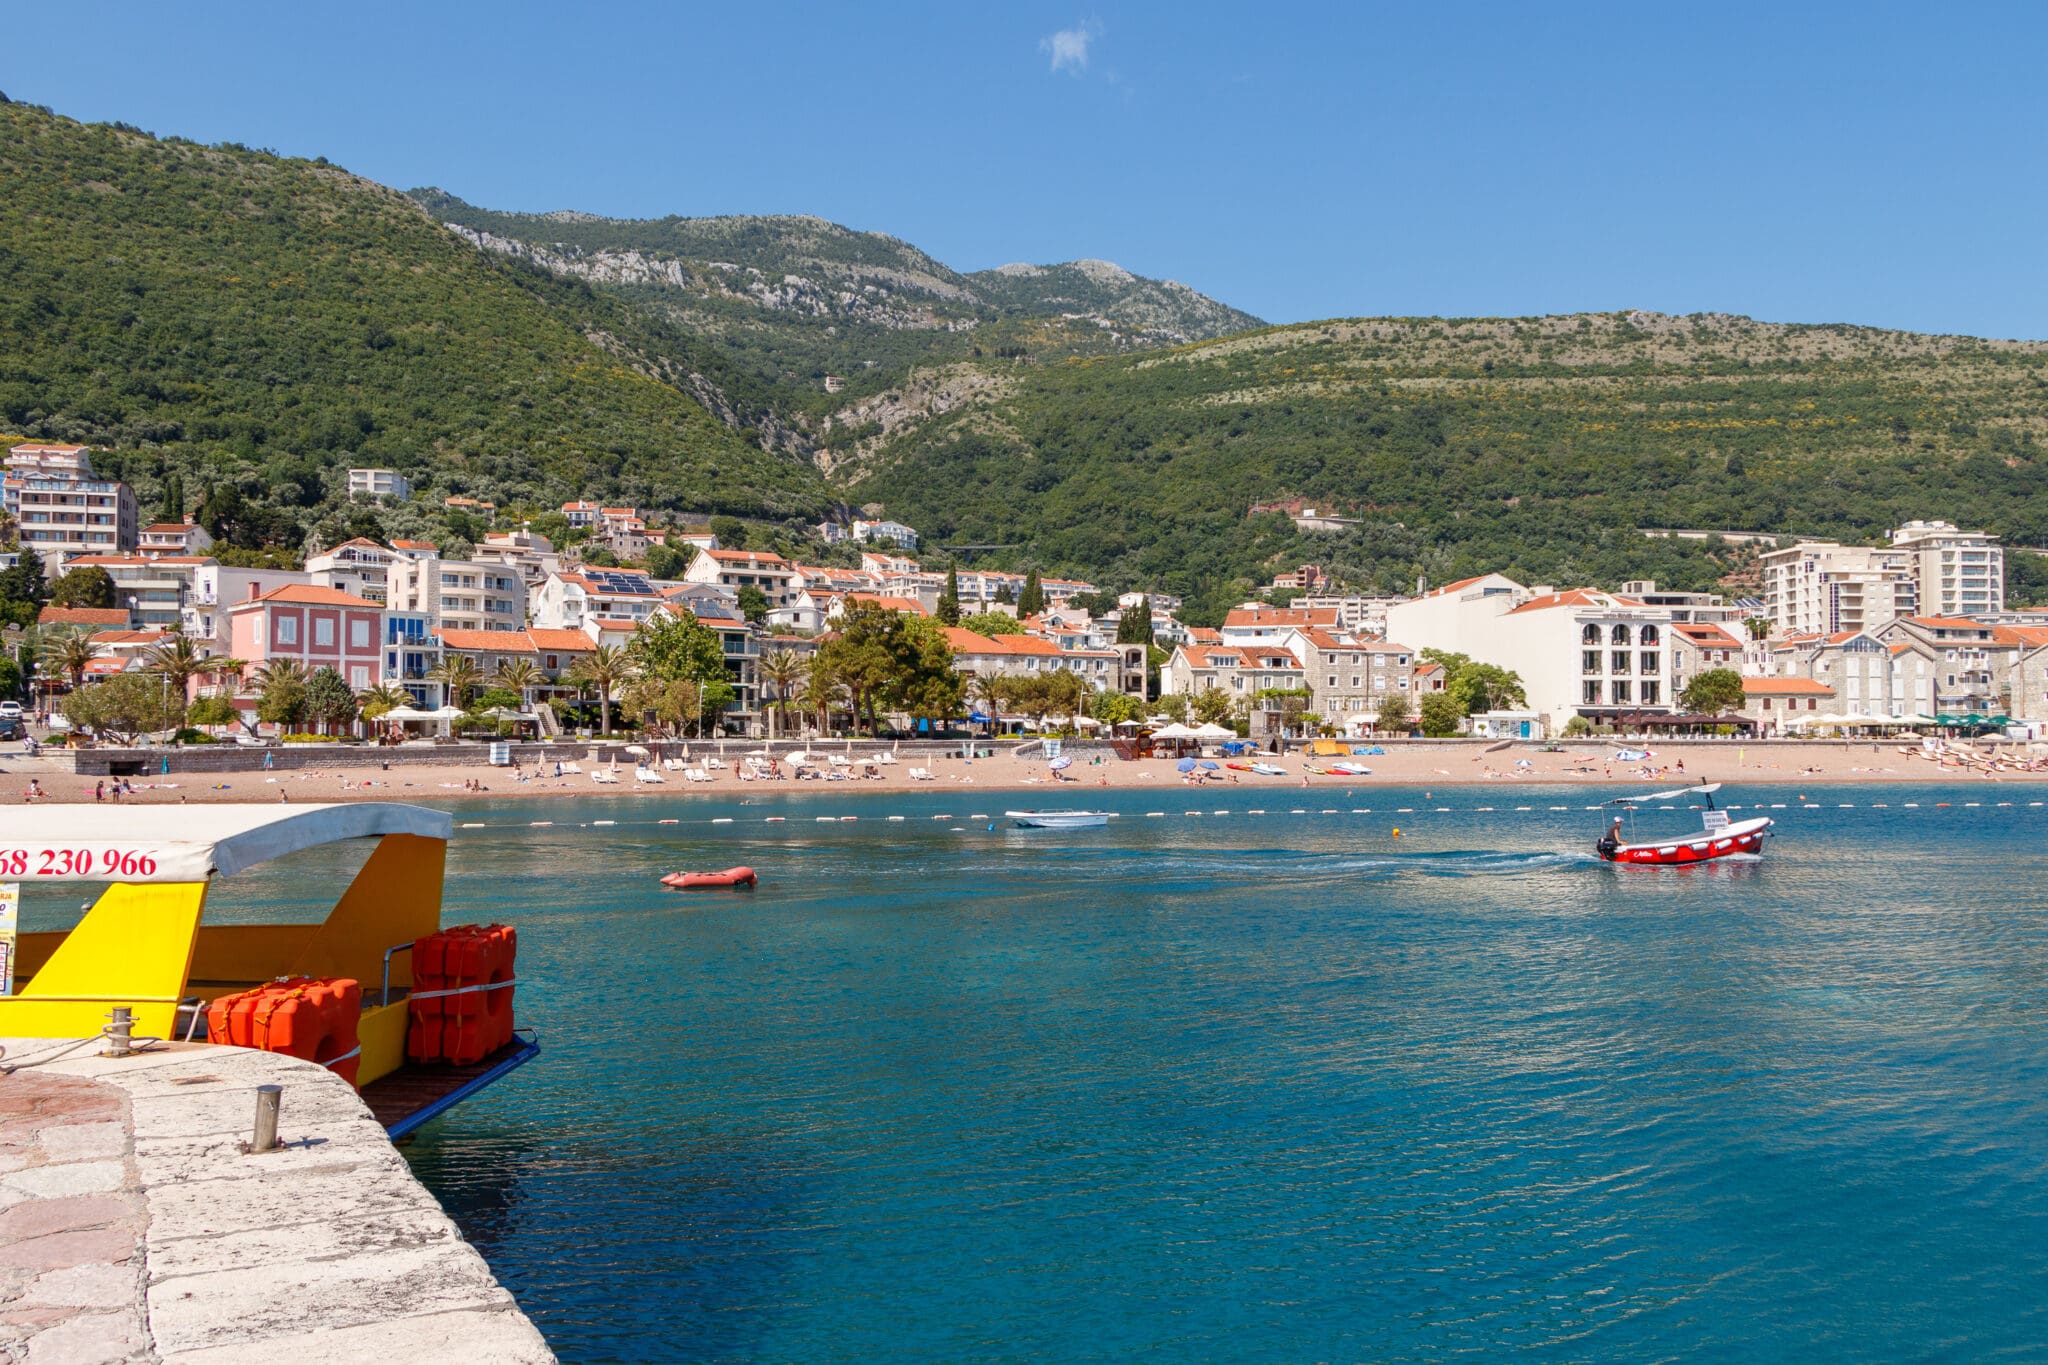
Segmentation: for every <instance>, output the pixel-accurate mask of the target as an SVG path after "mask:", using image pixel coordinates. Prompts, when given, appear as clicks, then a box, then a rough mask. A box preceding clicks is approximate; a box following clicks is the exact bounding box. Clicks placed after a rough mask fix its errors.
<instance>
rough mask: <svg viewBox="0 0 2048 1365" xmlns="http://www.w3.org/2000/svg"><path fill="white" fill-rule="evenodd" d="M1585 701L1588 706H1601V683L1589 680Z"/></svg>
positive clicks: (1584, 695)
mask: <svg viewBox="0 0 2048 1365" xmlns="http://www.w3.org/2000/svg"><path fill="white" fill-rule="evenodd" d="M1583 699H1584V702H1585V704H1586V705H1587V706H1598V705H1599V704H1600V683H1599V681H1598V680H1597V679H1592V678H1589V679H1587V680H1586V683H1585V686H1584V692H1583Z"/></svg>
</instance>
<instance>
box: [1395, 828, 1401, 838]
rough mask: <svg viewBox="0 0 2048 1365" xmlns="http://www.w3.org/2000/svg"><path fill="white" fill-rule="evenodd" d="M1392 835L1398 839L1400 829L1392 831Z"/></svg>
mask: <svg viewBox="0 0 2048 1365" xmlns="http://www.w3.org/2000/svg"><path fill="white" fill-rule="evenodd" d="M1394 837H1395V838H1396V839H1398V838H1400V837H1401V831H1400V830H1399V829H1396V830H1395V831H1394Z"/></svg>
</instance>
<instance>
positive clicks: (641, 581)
mask: <svg viewBox="0 0 2048 1365" xmlns="http://www.w3.org/2000/svg"><path fill="white" fill-rule="evenodd" d="M528 600H529V601H530V602H531V604H532V611H531V613H530V614H531V617H532V624H533V625H534V626H537V627H540V628H541V629H544V630H582V629H584V628H585V626H586V624H587V623H589V622H591V621H594V620H605V621H623V622H626V623H627V624H628V625H629V626H630V625H635V624H638V623H640V622H644V621H646V620H647V619H648V618H649V617H651V616H652V615H653V614H654V610H655V608H657V607H659V606H660V605H661V601H662V598H661V593H660V591H659V590H657V589H656V588H655V586H654V580H652V579H651V578H649V577H648V576H647V575H646V574H644V573H642V572H641V571H640V570H638V569H599V568H592V567H590V566H588V565H585V566H584V567H582V568H579V569H574V570H570V571H566V572H563V573H551V574H549V575H548V576H547V578H546V579H545V580H543V581H542V583H541V585H540V587H539V588H537V589H535V590H534V592H533V594H532V595H531V597H530V598H529V599H528Z"/></svg>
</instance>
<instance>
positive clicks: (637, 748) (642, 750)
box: [626, 744, 647, 758]
mask: <svg viewBox="0 0 2048 1365" xmlns="http://www.w3.org/2000/svg"><path fill="white" fill-rule="evenodd" d="M626 752H627V753H629V754H631V755H633V756H634V757H635V758H645V757H647V746H646V745H644V744H628V745H627V746H626Z"/></svg>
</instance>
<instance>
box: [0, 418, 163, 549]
mask: <svg viewBox="0 0 2048 1365" xmlns="http://www.w3.org/2000/svg"><path fill="white" fill-rule="evenodd" d="M0 489H4V493H0V503H4V505H5V507H6V510H7V512H8V513H9V514H10V515H11V516H13V518H14V519H15V522H16V524H17V525H18V526H19V528H20V532H19V534H20V537H21V543H22V544H23V545H25V546H27V547H28V548H30V549H33V550H34V551H36V553H37V554H38V555H39V556H41V558H42V562H43V572H44V573H45V574H46V575H47V576H48V577H50V578H56V577H58V576H60V575H61V574H62V573H63V563H64V560H66V559H68V558H70V557H72V556H74V555H115V554H126V553H128V552H129V551H131V550H133V549H134V548H135V546H136V542H137V539H138V534H139V531H138V522H139V520H140V518H139V517H138V515H137V512H136V505H135V494H134V492H133V490H131V489H130V488H129V487H128V485H127V484H125V483H120V482H117V481H115V480H111V479H98V478H94V477H93V475H92V452H91V451H90V450H88V449H87V448H86V447H84V446H42V445H33V446H16V447H15V448H14V449H13V450H11V451H9V452H8V454H7V472H6V474H5V475H4V477H0Z"/></svg>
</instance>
